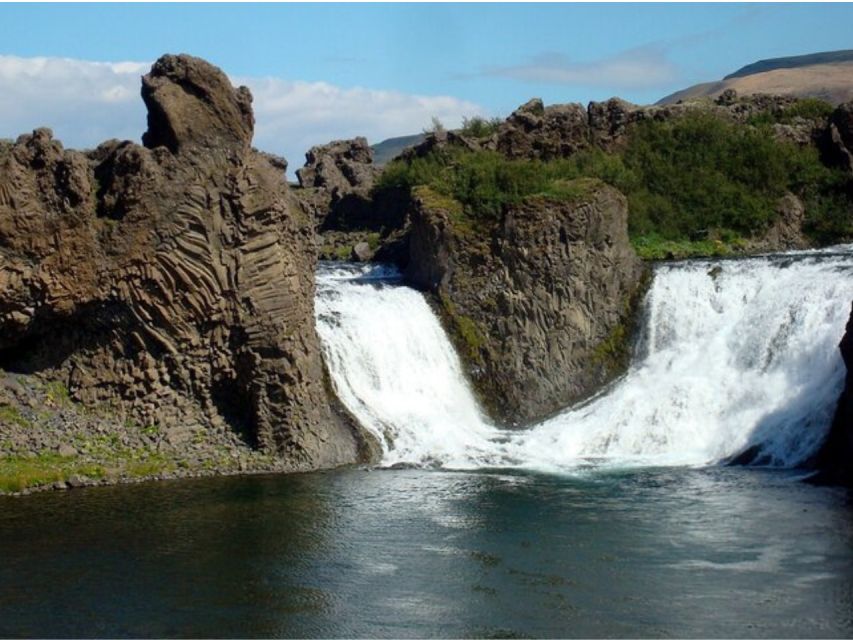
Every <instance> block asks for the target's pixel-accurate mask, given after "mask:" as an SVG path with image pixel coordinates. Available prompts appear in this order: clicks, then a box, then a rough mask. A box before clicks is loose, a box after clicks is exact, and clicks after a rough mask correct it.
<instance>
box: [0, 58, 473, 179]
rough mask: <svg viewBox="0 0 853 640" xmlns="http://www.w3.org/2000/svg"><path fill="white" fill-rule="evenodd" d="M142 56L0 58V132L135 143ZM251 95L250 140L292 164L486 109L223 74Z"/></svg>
mask: <svg viewBox="0 0 853 640" xmlns="http://www.w3.org/2000/svg"><path fill="white" fill-rule="evenodd" d="M149 68H150V63H142V62H115V63H110V62H88V61H83V60H73V59H67V58H19V57H15V56H0V137H10V138H15V137H17V136H18V135H19V134H20V133H25V132H28V131H31V130H32V129H35V128H36V127H40V126H48V127H51V128H52V129H53V130H54V133H55V134H56V137H57V138H58V139H60V140H62V142H63V143H64V144H65V145H66V146H68V147H73V148H88V147H94V146H96V145H97V144H98V143H100V142H102V141H103V140H106V139H109V138H126V139H130V140H136V141H138V140H139V139H140V137H141V135H142V132H143V131H144V130H145V106H144V104H143V103H142V98H141V97H140V95H139V88H140V76H142V75H143V74H144V73H145V72H146V71H147V70H148V69H149ZM232 81H233V82H234V84H245V85H247V86H248V87H249V88H250V89H251V90H252V94H253V96H254V109H255V121H256V125H255V139H254V145H255V146H256V147H258V148H260V149H263V150H265V151H271V152H273V153H278V154H282V155H284V156H285V157H286V158H287V159H288V161H289V162H290V166H291V170H293V169H296V168H298V167H300V166H301V165H302V163H303V162H304V153H305V151H306V150H307V149H308V148H309V147H310V146H312V145H315V144H323V143H325V142H328V141H329V140H332V139H338V138H351V137H354V136H357V135H363V136H366V137H367V138H368V140H370V141H371V143H373V142H379V141H381V140H383V139H385V138H388V137H392V136H399V135H407V134H411V133H418V132H420V131H421V130H422V129H423V128H424V127H426V126H428V125H429V124H430V121H431V118H432V117H433V116H436V117H438V118H439V119H440V120H441V121H442V122H443V123H444V124H445V125H447V126H449V127H453V126H458V125H459V124H460V123H461V121H462V117H463V116H471V115H475V114H477V115H485V112H484V110H483V109H482V108H481V107H480V106H478V105H477V104H474V103H472V102H467V101H464V100H460V99H457V98H454V97H451V96H419V95H411V94H406V93H400V92H396V91H384V90H376V89H366V88H361V87H354V88H343V87H338V86H335V85H331V84H328V83H325V82H298V81H294V82H291V81H286V80H282V79H279V78H232Z"/></svg>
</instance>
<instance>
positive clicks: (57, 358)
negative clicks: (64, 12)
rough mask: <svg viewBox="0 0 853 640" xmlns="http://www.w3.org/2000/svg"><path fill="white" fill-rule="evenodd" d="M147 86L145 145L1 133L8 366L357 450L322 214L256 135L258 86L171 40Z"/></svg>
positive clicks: (165, 408)
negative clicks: (325, 288) (331, 306)
mask: <svg viewBox="0 0 853 640" xmlns="http://www.w3.org/2000/svg"><path fill="white" fill-rule="evenodd" d="M142 97H143V99H144V101H145V104H146V106H147V108H148V130H147V131H146V133H145V135H144V136H143V143H144V145H143V146H139V145H136V144H133V143H131V142H119V141H109V142H106V143H104V144H102V145H101V146H100V147H98V148H97V149H96V150H95V151H93V152H91V153H88V154H83V153H79V152H75V151H69V150H65V149H63V148H62V145H61V144H60V143H59V142H58V141H56V140H54V139H53V138H52V135H51V132H50V131H49V130H46V129H40V130H37V131H35V132H33V133H32V134H31V135H23V136H21V137H20V138H18V140H17V141H16V142H15V143H14V144H11V145H6V146H5V147H3V148H0V368H2V369H4V370H7V371H13V372H19V373H26V374H37V375H38V376H39V377H40V378H41V379H43V380H48V381H57V382H59V383H61V384H62V385H64V386H65V387H66V388H67V392H68V394H69V395H70V397H71V399H73V400H75V401H78V402H79V403H81V404H82V405H84V406H89V407H102V406H111V407H114V408H115V411H119V412H121V414H122V415H124V416H127V419H128V420H129V421H133V422H134V423H138V424H141V425H152V426H157V427H158V428H161V429H165V430H169V431H173V432H175V434H177V435H175V438H177V439H178V440H181V439H182V438H184V439H190V438H191V437H192V436H191V434H193V433H198V432H204V431H205V430H207V431H211V430H212V431H217V430H219V431H222V430H224V431H230V432H233V433H238V434H240V436H241V438H242V439H243V441H244V442H245V443H246V444H247V445H248V446H250V447H254V448H258V449H260V450H263V451H265V452H268V453H272V454H274V457H275V458H276V459H277V460H279V462H281V463H282V464H284V466H286V467H287V468H316V467H327V466H332V465H339V464H344V463H349V462H353V461H355V460H357V459H358V458H359V457H360V455H362V453H363V452H364V444H365V443H364V441H363V439H362V436H361V434H360V432H359V431H358V430H357V428H356V427H355V426H354V425H353V424H351V423H350V422H349V421H348V420H347V419H346V418H345V417H343V416H342V415H340V414H339V412H338V411H336V410H335V409H333V405H334V403H333V401H330V395H329V393H328V392H327V389H326V387H325V383H324V379H325V378H324V375H325V374H324V367H323V362H322V358H321V354H320V348H319V344H318V338H317V335H316V333H315V330H314V318H313V296H314V280H313V274H314V267H315V261H316V256H315V248H314V224H313V221H312V220H311V219H310V217H309V216H308V215H307V214H306V213H305V212H304V211H303V209H302V207H301V205H300V204H299V203H298V202H297V201H296V200H295V199H294V198H293V196H292V195H291V194H290V192H289V190H288V188H287V185H286V183H285V181H284V177H283V165H282V164H281V163H280V162H277V161H276V160H275V159H272V158H270V157H268V156H266V155H264V154H260V153H258V152H256V151H254V150H252V148H251V139H252V132H253V127H254V118H253V114H252V108H251V101H252V98H251V95H250V93H249V91H248V89H246V88H244V87H241V88H239V89H234V88H233V87H232V86H231V85H230V83H229V82H228V79H227V77H226V76H225V75H224V74H223V73H222V72H221V71H220V70H219V69H217V68H215V67H213V66H211V65H210V64H208V63H206V62H204V61H203V60H200V59H197V58H193V57H190V56H186V55H180V56H173V55H167V56H164V57H162V58H160V59H159V60H158V61H157V62H156V63H155V64H154V65H153V67H152V69H151V71H150V73H149V74H148V75H146V76H145V77H144V78H143V81H142ZM181 434H184V435H181ZM187 434H190V435H187Z"/></svg>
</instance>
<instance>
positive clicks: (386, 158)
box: [371, 133, 424, 167]
mask: <svg viewBox="0 0 853 640" xmlns="http://www.w3.org/2000/svg"><path fill="white" fill-rule="evenodd" d="M423 140H424V134H422V133H418V134H415V135H411V136H400V137H399V138H388V139H387V140H383V141H382V142H379V143H377V144H374V145H371V148H372V149H373V164H375V165H377V166H380V167H382V166H384V165H386V164H388V163H389V162H390V161H391V160H393V159H394V158H396V157H397V156H398V155H400V154H401V153H402V152H403V150H404V149H407V148H408V147H413V146H415V145H416V144H420V143H421V142H423Z"/></svg>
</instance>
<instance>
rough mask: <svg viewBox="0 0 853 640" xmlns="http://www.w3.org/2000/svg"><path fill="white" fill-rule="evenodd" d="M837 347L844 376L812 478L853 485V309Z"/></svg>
mask: <svg viewBox="0 0 853 640" xmlns="http://www.w3.org/2000/svg"><path fill="white" fill-rule="evenodd" d="M839 349H841V357H842V358H844V364H845V365H846V367H847V379H846V381H845V385H844V390H843V391H842V393H841V397H840V398H839V399H838V408H837V409H836V411H835V419H834V420H833V422H832V427H831V428H830V431H829V436H828V437H827V439H826V442H825V443H824V444H823V447H821V450H820V452H819V453H818V455H817V458H816V461H815V465H816V467H817V468H818V474H817V477H816V478H815V481H817V482H819V483H825V484H842V485H847V486H853V308H851V310H850V319H849V320H848V321H847V330H846V332H845V334H844V337H843V338H842V340H841V344H839Z"/></svg>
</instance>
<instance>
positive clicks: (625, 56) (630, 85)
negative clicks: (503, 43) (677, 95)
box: [483, 47, 678, 89]
mask: <svg viewBox="0 0 853 640" xmlns="http://www.w3.org/2000/svg"><path fill="white" fill-rule="evenodd" d="M483 74H484V75H488V76H499V77H504V78H511V79H513V80H521V81H524V82H531V83H538V84H560V85H577V86H583V87H608V88H610V87H612V88H615V89H655V88H659V87H663V86H666V85H667V84H669V83H671V82H673V81H674V80H676V79H677V78H678V69H677V68H676V66H675V65H674V64H673V63H672V62H670V61H669V59H668V58H667V57H666V55H665V53H664V51H663V49H660V48H656V47H644V48H640V49H632V50H629V51H623V52H622V53H619V54H617V55H615V56H612V57H609V58H602V59H600V60H595V61H592V62H573V61H572V60H570V59H569V58H568V57H566V56H565V55H563V54H561V53H544V54H541V55H539V56H536V57H535V58H532V59H530V60H529V61H528V62H526V63H524V64H520V65H513V66H509V67H490V68H487V69H485V70H484V71H483Z"/></svg>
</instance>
